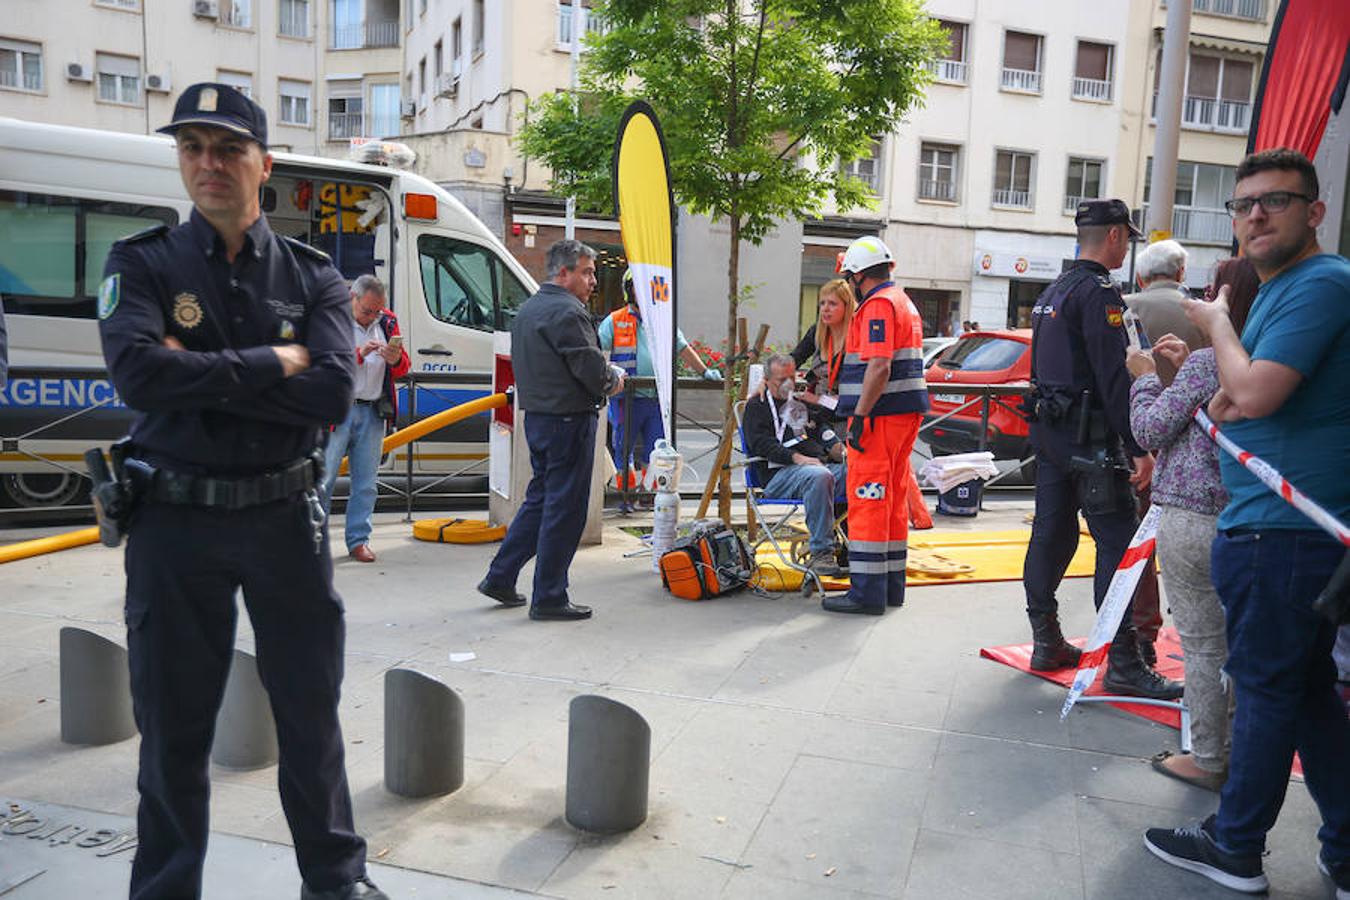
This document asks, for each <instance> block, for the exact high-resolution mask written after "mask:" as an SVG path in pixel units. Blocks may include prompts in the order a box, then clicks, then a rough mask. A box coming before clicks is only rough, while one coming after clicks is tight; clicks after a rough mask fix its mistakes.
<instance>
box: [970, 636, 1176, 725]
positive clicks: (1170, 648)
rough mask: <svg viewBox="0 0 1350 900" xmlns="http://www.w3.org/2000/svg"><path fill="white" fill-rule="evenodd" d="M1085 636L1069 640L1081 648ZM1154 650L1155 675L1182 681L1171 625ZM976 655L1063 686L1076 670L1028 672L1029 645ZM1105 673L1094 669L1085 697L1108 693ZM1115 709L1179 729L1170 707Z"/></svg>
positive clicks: (1123, 706) (1103, 669) (985, 650)
mask: <svg viewBox="0 0 1350 900" xmlns="http://www.w3.org/2000/svg"><path fill="white" fill-rule="evenodd" d="M1084 640H1086V638H1078V639H1076V640H1072V641H1070V642H1069V643H1071V644H1073V645H1074V646H1075V647H1082V646H1083V641H1084ZM1154 647H1155V648H1156V649H1157V651H1158V666H1157V669H1158V674H1160V675H1164V676H1166V677H1168V678H1172V679H1175V680H1176V681H1182V680H1184V678H1183V670H1184V666H1183V665H1182V656H1181V642H1180V641H1179V640H1178V639H1177V632H1176V629H1174V628H1164V629H1163V630H1162V631H1160V632H1158V642H1157V643H1156V644H1154ZM980 656H983V657H984V658H985V659H992V660H993V661H994V662H1001V663H1003V664H1004V665H1005V666H1012V667H1013V668H1014V669H1017V670H1018V671H1021V672H1028V673H1030V674H1032V675H1036V676H1038V677H1040V678H1044V679H1045V680H1046V681H1053V682H1054V683H1055V684H1057V685H1059V686H1060V687H1063V688H1066V689H1067V688H1068V687H1069V685H1071V684H1073V676H1074V675H1075V674H1076V672H1077V670H1076V669H1058V670H1056V671H1054V672H1032V671H1031V645H1030V644H1009V645H1008V646H1006V647H982V648H980ZM1105 675H1106V666H1102V667H1101V668H1100V669H1098V670H1097V680H1096V681H1094V682H1093V683H1092V687H1090V688H1088V689H1087V690H1086V691H1084V692H1083V693H1084V695H1085V696H1088V697H1099V696H1101V695H1103V694H1106V693H1109V692H1108V691H1106V690H1105V689H1103V688H1102V678H1103V677H1105ZM1110 705H1111V706H1114V707H1115V708H1116V709H1119V710H1123V711H1124V712H1127V713H1129V714H1130V715H1132V716H1139V717H1141V718H1144V719H1148V720H1149V721H1151V722H1158V723H1160V724H1162V725H1167V726H1169V727H1171V728H1176V729H1177V730H1180V729H1181V713H1180V712H1178V711H1177V710H1174V709H1163V708H1161V707H1157V706H1140V705H1139V704H1138V703H1112V704H1110Z"/></svg>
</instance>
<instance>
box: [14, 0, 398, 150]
mask: <svg viewBox="0 0 1350 900" xmlns="http://www.w3.org/2000/svg"><path fill="white" fill-rule="evenodd" d="M5 10H6V13H7V15H6V16H5V17H4V19H3V20H0V115H5V116H15V117H18V118H23V119H30V120H35V121H45V122H52V123H56V124H64V125H78V126H82V127H87V128H99V129H106V130H111V131H128V132H139V133H142V134H148V133H151V132H153V131H154V129H155V128H157V127H159V126H160V125H162V124H164V123H165V122H167V121H169V119H170V117H171V114H172V112H173V103H174V101H175V100H176V99H177V97H178V94H179V92H180V91H181V90H182V89H183V88H184V87H186V86H187V85H189V84H192V83H194V82H198V81H220V82H223V83H225V84H230V85H233V86H235V87H238V88H239V89H240V90H242V91H244V92H246V93H248V94H249V95H250V96H252V97H253V98H254V99H255V100H256V101H257V102H258V103H259V104H261V105H262V107H263V108H264V109H265V110H266V111H267V116H268V123H269V126H270V139H271V142H272V144H273V146H274V147H275V148H277V149H285V150H292V151H294V152H297V153H311V154H319V155H330V156H345V155H346V154H347V152H348V149H349V145H350V141H351V138H354V137H362V136H373V135H382V134H397V133H398V131H399V129H400V118H399V106H398V102H399V73H400V71H401V69H402V48H401V37H402V28H401V24H400V22H399V5H398V0H6V4H5Z"/></svg>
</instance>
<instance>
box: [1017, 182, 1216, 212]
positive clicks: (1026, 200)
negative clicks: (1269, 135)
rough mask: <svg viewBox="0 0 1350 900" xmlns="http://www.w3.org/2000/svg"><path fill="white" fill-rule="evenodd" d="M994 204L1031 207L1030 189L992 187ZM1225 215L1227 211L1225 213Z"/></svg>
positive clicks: (1021, 207) (1022, 207)
mask: <svg viewBox="0 0 1350 900" xmlns="http://www.w3.org/2000/svg"><path fill="white" fill-rule="evenodd" d="M994 205H995V206H1015V207H1017V208H1018V209H1031V191H1012V190H1005V189H1003V188H994ZM1225 215H1227V213H1225Z"/></svg>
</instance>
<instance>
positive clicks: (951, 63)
mask: <svg viewBox="0 0 1350 900" xmlns="http://www.w3.org/2000/svg"><path fill="white" fill-rule="evenodd" d="M928 71H930V72H932V73H933V77H934V78H936V79H937V80H938V81H949V82H952V83H953V84H965V83H966V73H967V66H966V64H965V63H964V62H962V61H961V60H959V59H935V60H933V61H932V62H930V63H929V64H928Z"/></svg>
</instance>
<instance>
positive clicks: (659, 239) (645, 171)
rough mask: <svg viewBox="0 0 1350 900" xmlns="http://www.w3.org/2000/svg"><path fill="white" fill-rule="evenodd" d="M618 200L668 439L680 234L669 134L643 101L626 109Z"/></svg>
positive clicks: (617, 157)
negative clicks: (668, 150) (676, 229)
mask: <svg viewBox="0 0 1350 900" xmlns="http://www.w3.org/2000/svg"><path fill="white" fill-rule="evenodd" d="M614 205H615V208H616V210H617V211H618V214H619V231H620V233H621V234H622V237H623V252H624V255H625V256H626V257H628V268H629V269H630V270H631V271H632V274H633V288H634V293H635V294H636V295H637V300H638V309H639V310H640V311H641V314H642V331H643V334H644V335H645V336H646V340H647V342H648V344H647V348H648V351H649V352H650V354H651V360H652V367H653V369H654V370H655V375H656V394H657V398H658V400H659V401H660V404H661V417H662V419H663V420H664V424H665V432H666V439H667V440H670V441H672V442H673V440H674V437H675V435H674V427H673V426H674V422H675V394H674V382H675V377H674V376H675V370H674V363H675V308H676V299H675V236H674V230H673V229H674V209H675V207H674V203H673V202H672V199H671V193H670V165H669V160H668V157H667V155H666V145H665V138H664V137H663V136H662V134H661V126H660V123H659V122H658V121H657V119H656V112H655V111H654V110H653V109H652V108H651V107H650V106H649V105H647V104H646V103H644V102H643V101H641V100H638V101H635V102H634V103H632V104H631V105H630V106H629V107H628V109H626V110H624V114H623V118H622V119H620V121H619V134H618V140H617V141H616V143H615V145H614Z"/></svg>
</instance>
